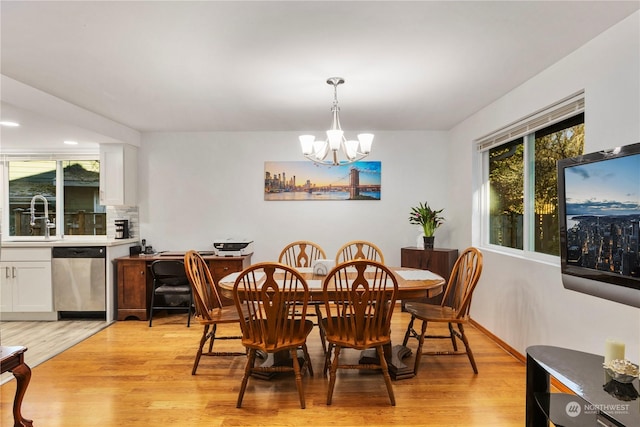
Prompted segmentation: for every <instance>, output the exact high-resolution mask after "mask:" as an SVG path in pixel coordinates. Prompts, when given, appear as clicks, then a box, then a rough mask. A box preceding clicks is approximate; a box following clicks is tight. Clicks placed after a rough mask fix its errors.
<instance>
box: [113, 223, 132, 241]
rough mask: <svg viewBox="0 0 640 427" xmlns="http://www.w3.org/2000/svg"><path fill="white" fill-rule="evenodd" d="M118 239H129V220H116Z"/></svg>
mask: <svg viewBox="0 0 640 427" xmlns="http://www.w3.org/2000/svg"><path fill="white" fill-rule="evenodd" d="M114 222H115V225H116V239H128V238H129V220H128V219H116V220H115V221H114Z"/></svg>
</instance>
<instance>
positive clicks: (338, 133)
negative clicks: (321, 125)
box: [299, 77, 373, 166]
mask: <svg viewBox="0 0 640 427" xmlns="http://www.w3.org/2000/svg"><path fill="white" fill-rule="evenodd" d="M342 83H344V79H343V78H342V77H330V78H329V79H327V84H330V85H332V86H333V107H331V115H332V116H333V120H332V122H331V129H329V130H328V131H327V138H326V139H325V140H324V141H322V140H320V141H317V140H316V137H315V136H313V135H300V137H299V139H300V145H301V146H302V154H303V155H304V156H305V157H306V158H307V159H309V160H311V161H312V162H314V163H316V164H319V165H327V166H341V165H348V164H350V163H353V162H357V161H358V160H361V159H363V158H365V157H366V156H368V155H369V153H370V152H371V143H372V142H373V134H372V133H361V134H359V135H358V140H355V139H353V140H347V139H346V138H345V137H344V131H343V130H342V128H341V127H340V116H339V112H340V108H339V107H338V85H341V84H342Z"/></svg>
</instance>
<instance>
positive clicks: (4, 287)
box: [0, 262, 14, 313]
mask: <svg viewBox="0 0 640 427" xmlns="http://www.w3.org/2000/svg"><path fill="white" fill-rule="evenodd" d="M12 274H13V272H12V270H11V264H10V263H8V262H0V311H2V312H3V313H11V312H13V282H14V280H13V278H12Z"/></svg>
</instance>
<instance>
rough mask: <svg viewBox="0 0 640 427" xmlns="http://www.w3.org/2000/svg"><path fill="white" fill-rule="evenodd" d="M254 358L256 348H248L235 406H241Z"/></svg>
mask: <svg viewBox="0 0 640 427" xmlns="http://www.w3.org/2000/svg"><path fill="white" fill-rule="evenodd" d="M255 360H256V350H255V349H253V348H252V349H250V350H249V357H247V364H246V365H245V367H244V376H243V377H242V384H240V393H238V402H237V403H236V408H239V407H241V406H242V399H243V398H244V392H245V390H246V389H247V382H248V381H249V376H250V375H251V368H253V364H254V363H255Z"/></svg>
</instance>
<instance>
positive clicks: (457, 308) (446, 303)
mask: <svg viewBox="0 0 640 427" xmlns="http://www.w3.org/2000/svg"><path fill="white" fill-rule="evenodd" d="M481 273H482V252H480V251H479V250H478V249H476V248H473V247H471V248H467V249H465V250H464V251H463V252H462V254H461V255H460V256H459V257H458V259H457V260H456V263H455V264H454V266H453V270H452V272H451V276H450V278H449V283H448V284H447V288H446V290H445V292H444V295H443V297H442V302H441V303H440V304H439V305H435V304H427V303H420V302H407V304H405V310H406V311H407V312H409V313H410V314H411V320H410V321H409V325H408V326H407V331H406V332H405V335H404V341H403V342H402V345H403V346H406V345H407V342H408V341H409V338H416V339H417V340H418V349H417V350H416V359H415V364H414V368H413V372H414V374H417V373H418V368H419V367H420V359H421V357H422V355H423V354H426V355H432V356H439V355H464V354H466V355H467V356H468V357H469V362H471V367H472V368H473V372H474V373H476V374H477V373H478V367H477V366H476V362H475V360H474V358H473V353H472V352H471V347H470V346H469V340H468V339H467V336H466V335H465V333H464V325H466V324H467V323H468V322H469V309H470V308H471V296H472V295H473V291H474V289H475V288H476V285H477V284H478V280H479V279H480V274H481ZM416 319H418V320H422V328H421V330H420V332H417V331H416V330H415V329H414V327H413V323H414V321H415V320H416ZM429 322H434V323H447V325H448V327H449V334H448V335H427V333H426V332H427V325H428V323H429ZM454 324H456V325H458V330H457V331H456V330H455V329H454V327H453V325H454ZM425 338H435V339H450V340H451V344H452V345H453V351H429V352H422V348H423V346H424V340H425ZM456 338H458V339H460V340H461V341H462V343H463V344H464V346H465V349H466V351H458V344H457V343H456Z"/></svg>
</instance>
